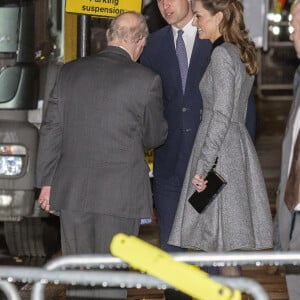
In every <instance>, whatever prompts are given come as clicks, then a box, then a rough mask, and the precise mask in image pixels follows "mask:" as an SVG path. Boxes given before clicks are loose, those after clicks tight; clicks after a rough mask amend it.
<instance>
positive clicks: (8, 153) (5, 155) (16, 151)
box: [0, 145, 26, 176]
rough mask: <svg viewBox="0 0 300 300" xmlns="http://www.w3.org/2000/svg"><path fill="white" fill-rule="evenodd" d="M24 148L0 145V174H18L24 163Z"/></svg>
mask: <svg viewBox="0 0 300 300" xmlns="http://www.w3.org/2000/svg"><path fill="white" fill-rule="evenodd" d="M25 156H26V148H25V147H24V146H19V145H0V176H19V175H21V173H22V170H23V168H24V165H25Z"/></svg>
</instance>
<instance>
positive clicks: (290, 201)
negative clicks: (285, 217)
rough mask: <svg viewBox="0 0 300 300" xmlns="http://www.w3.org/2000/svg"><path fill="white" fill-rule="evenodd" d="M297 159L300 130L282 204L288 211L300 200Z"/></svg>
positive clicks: (299, 171) (299, 166)
mask: <svg viewBox="0 0 300 300" xmlns="http://www.w3.org/2000/svg"><path fill="white" fill-rule="evenodd" d="M298 158H300V130H299V132H298V136H297V140H296V143H295V146H294V152H293V158H292V163H291V169H290V174H289V177H288V180H287V184H286V187H285V195H284V202H285V204H286V206H287V207H288V209H289V210H290V211H292V210H293V209H294V208H295V206H296V205H297V204H298V203H299V200H300V199H299V191H300V161H299V159H298Z"/></svg>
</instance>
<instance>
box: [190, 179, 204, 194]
mask: <svg viewBox="0 0 300 300" xmlns="http://www.w3.org/2000/svg"><path fill="white" fill-rule="evenodd" d="M192 184H193V185H194V187H195V189H196V191H197V192H198V193H200V192H203V191H204V190H205V189H206V186H207V180H205V177H204V176H201V175H197V174H196V175H195V176H194V177H193V179H192Z"/></svg>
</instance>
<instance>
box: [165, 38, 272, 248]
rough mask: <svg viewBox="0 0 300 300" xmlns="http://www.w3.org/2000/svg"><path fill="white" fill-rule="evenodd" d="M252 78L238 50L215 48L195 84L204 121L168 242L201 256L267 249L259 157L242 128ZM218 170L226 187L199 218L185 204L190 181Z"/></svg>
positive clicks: (191, 189)
mask: <svg viewBox="0 0 300 300" xmlns="http://www.w3.org/2000/svg"><path fill="white" fill-rule="evenodd" d="M253 80H254V78H253V76H249V75H248V74H247V73H246V69H245V65H244V64H243V63H242V62H241V59H240V55H239V50H238V48H237V47H236V46H234V45H233V44H230V43H226V42H225V43H223V44H221V45H220V46H217V47H216V48H215V49H214V50H213V52H212V56H211V61H210V64H209V65H208V67H207V69H206V72H205V74H204V75H203V78H202V80H201V82H200V92H201V95H202V98H203V119H202V122H201V124H200V127H199V130H198V132H197V135H196V139H195V143H194V147H193V150H192V154H191V157H190V161H189V165H188V168H187V172H186V176H185V180H184V184H183V189H182V192H181V196H180V202H179V205H178V209H177V212H176V217H175V221H174V224H173V228H172V232H171V235H170V239H169V243H170V244H173V245H176V246H181V247H185V248H192V249H198V250H204V251H231V250H238V249H239V250H240V249H245V250H246V249H247V250H249V249H265V248H271V247H272V219H271V211H270V207H269V203H268V196H267V192H266V187H265V184H264V178H263V175H262V171H261V168H260V164H259V161H258V157H257V154H256V151H255V148H254V146H253V143H252V141H251V138H250V136H249V134H248V131H247V129H246V126H245V118H246V111H247V103H248V97H249V94H250V91H251V88H252V84H253ZM216 157H218V158H219V159H218V164H217V168H216V169H217V171H218V172H219V173H220V174H221V175H222V176H223V177H224V178H225V180H226V181H227V185H226V186H225V188H224V189H223V190H222V192H221V193H220V194H219V195H218V196H217V197H216V199H215V200H214V201H213V202H212V203H211V205H209V206H208V208H207V209H206V210H205V211H204V212H203V213H202V214H198V213H197V212H196V211H195V210H194V209H193V207H192V206H191V205H190V203H189V202H188V199H189V197H190V196H191V195H192V194H193V193H194V191H195V188H194V186H193V185H192V183H191V181H192V178H193V177H194V176H195V175H196V174H199V175H206V173H207V172H208V171H209V170H210V169H211V168H212V166H213V164H214V162H215V160H216Z"/></svg>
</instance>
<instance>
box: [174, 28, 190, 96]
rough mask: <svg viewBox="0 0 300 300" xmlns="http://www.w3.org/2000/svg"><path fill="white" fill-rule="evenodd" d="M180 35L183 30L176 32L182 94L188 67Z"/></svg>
mask: <svg viewBox="0 0 300 300" xmlns="http://www.w3.org/2000/svg"><path fill="white" fill-rule="evenodd" d="M182 35H183V30H181V29H180V30H178V36H177V40H176V55H177V59H178V64H179V69H180V75H181V83H182V91H183V92H184V90H185V83H186V78H187V73H188V68H189V65H188V59H187V54H186V49H185V44H184V41H183V38H182Z"/></svg>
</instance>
